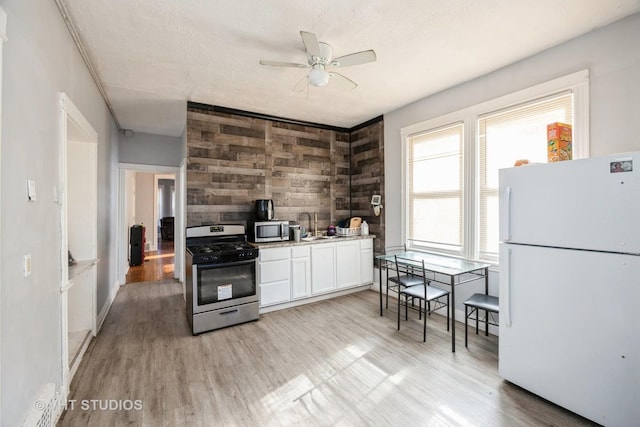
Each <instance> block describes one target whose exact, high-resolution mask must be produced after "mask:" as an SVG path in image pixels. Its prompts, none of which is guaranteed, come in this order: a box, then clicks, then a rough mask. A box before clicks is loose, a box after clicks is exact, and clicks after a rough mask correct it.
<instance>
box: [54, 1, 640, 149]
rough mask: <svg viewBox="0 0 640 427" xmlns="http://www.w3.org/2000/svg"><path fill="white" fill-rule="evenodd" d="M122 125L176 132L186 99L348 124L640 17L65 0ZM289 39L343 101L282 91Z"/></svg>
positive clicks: (382, 4) (546, 8)
mask: <svg viewBox="0 0 640 427" xmlns="http://www.w3.org/2000/svg"><path fill="white" fill-rule="evenodd" d="M64 3H65V4H66V6H67V9H68V11H69V14H70V17H71V20H72V21H73V23H74V25H75V27H76V29H77V31H78V33H79V34H80V38H81V40H82V43H83V44H84V46H85V48H86V50H87V51H88V54H89V57H90V60H91V62H92V63H93V65H94V67H95V69H96V70H97V74H98V77H99V79H100V81H101V82H102V84H103V86H104V88H105V91H106V94H107V96H108V98H109V100H110V102H111V104H112V106H113V110H114V111H115V114H116V116H117V119H118V120H119V122H120V125H121V126H122V128H124V129H131V130H134V131H137V132H148V133H155V134H161V135H171V136H179V135H181V134H182V132H183V130H184V125H185V122H186V110H185V109H186V101H188V100H189V101H195V102H201V103H205V104H211V105H219V106H223V107H230V108H236V109H241V110H247V111H252V112H259V113H265V114H270V115H274V116H281V117H287V118H292V119H297V120H303V121H309V122H316V123H323V124H328V125H334V126H340V127H352V126H354V125H357V124H360V123H362V122H364V121H367V120H369V119H371V118H374V117H376V116H378V115H380V114H384V113H387V112H389V111H392V110H394V109H396V108H398V107H401V106H403V105H406V104H409V103H411V102H413V101H415V100H418V99H420V98H423V97H425V96H428V95H430V94H433V93H436V92H439V91H441V90H443V89H446V88H448V87H451V86H454V85H456V84H459V83H462V82H464V81H467V80H470V79H473V78H475V77H478V76H481V75H483V74H486V73H488V72H490V71H493V70H495V69H498V68H500V67H503V66H505V65H508V64H510V63H513V62H515V61H518V60H520V59H522V58H525V57H527V56H530V55H532V54H535V53H537V52H540V51H542V50H544V49H546V48H549V47H551V46H554V45H557V44H559V43H562V42H564V41H566V40H569V39H571V38H574V37H576V36H578V35H581V34H584V33H586V32H588V31H591V30H593V29H595V28H598V27H601V26H604V25H606V24H609V23H611V22H614V21H616V20H618V19H621V18H623V17H625V16H628V15H631V14H633V13H636V12H638V11H640V0H606V1H605V0H483V1H473V0H414V1H409V0H340V1H318V0H316V1H308V0H262V1H258V0H216V1H212V0H179V1H178V0H136V1H131V0H90V1H88V0H64ZM300 30H305V31H310V32H313V33H316V34H317V36H318V39H319V40H320V41H324V42H327V43H329V44H330V45H332V46H333V53H334V56H335V57H337V56H341V55H345V54H348V53H352V52H357V51H361V50H366V49H374V50H375V51H376V53H377V56H378V60H377V61H376V62H374V63H370V64H364V65H358V66H354V67H349V68H343V69H341V70H340V72H341V73H342V74H344V75H345V76H347V77H349V78H350V79H352V80H354V81H355V82H357V83H358V85H359V86H358V87H357V88H356V89H355V90H352V91H348V90H347V91H345V90H340V89H338V88H335V87H331V84H330V85H329V86H327V87H324V88H315V87H311V88H310V89H309V90H308V92H303V93H296V92H293V90H292V89H293V87H294V86H295V84H296V83H297V82H298V81H299V80H300V79H301V78H303V77H304V76H305V75H306V73H307V72H308V70H306V69H296V68H274V67H266V66H262V65H260V64H259V63H258V61H259V60H260V59H269V60H277V61H291V62H300V63H305V62H306V56H305V52H304V46H303V44H302V40H301V38H300V33H299V32H300Z"/></svg>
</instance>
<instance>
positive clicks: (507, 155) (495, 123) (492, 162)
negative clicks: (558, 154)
mask: <svg viewBox="0 0 640 427" xmlns="http://www.w3.org/2000/svg"><path fill="white" fill-rule="evenodd" d="M554 122H561V123H567V124H573V94H572V93H571V92H569V93H563V94H559V95H555V96H552V97H551V98H550V99H549V98H545V99H538V100H534V101H531V102H528V103H525V104H524V105H519V106H515V107H510V108H507V109H506V110H503V111H499V112H494V113H489V114H486V115H483V116H482V117H480V118H479V119H478V120H477V129H478V138H477V140H478V143H479V146H480V150H479V154H480V162H479V164H478V165H479V167H480V173H479V186H480V191H479V194H480V197H479V198H480V212H479V215H478V219H479V223H480V230H479V231H480V237H479V242H480V252H479V255H480V256H479V258H481V259H492V260H495V259H497V257H498V170H499V169H501V168H508V167H511V166H513V165H514V163H515V162H516V160H518V159H527V160H529V161H530V162H534V163H546V162H547V144H546V140H547V124H549V123H554ZM541 141H543V143H541Z"/></svg>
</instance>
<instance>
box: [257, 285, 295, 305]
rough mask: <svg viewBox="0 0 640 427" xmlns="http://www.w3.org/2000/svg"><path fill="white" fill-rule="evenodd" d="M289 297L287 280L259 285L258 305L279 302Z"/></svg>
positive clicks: (285, 300)
mask: <svg viewBox="0 0 640 427" xmlns="http://www.w3.org/2000/svg"><path fill="white" fill-rule="evenodd" d="M290 299H291V290H290V287H289V280H282V281H279V282H272V283H266V284H262V285H260V306H266V305H272V304H280V303H283V302H288V301H289V300H290Z"/></svg>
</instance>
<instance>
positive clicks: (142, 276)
mask: <svg viewBox="0 0 640 427" xmlns="http://www.w3.org/2000/svg"><path fill="white" fill-rule="evenodd" d="M158 248H159V249H158V250H157V251H154V252H145V254H144V263H143V264H142V265H139V266H134V267H129V271H128V272H127V276H126V282H125V283H126V284H129V283H139V282H157V281H158V280H165V279H173V271H174V262H175V254H174V246H173V240H165V241H162V240H158Z"/></svg>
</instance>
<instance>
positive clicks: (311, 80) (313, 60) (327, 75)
mask: <svg viewBox="0 0 640 427" xmlns="http://www.w3.org/2000/svg"><path fill="white" fill-rule="evenodd" d="M300 35H301V36H302V42H303V43H304V47H305V49H306V51H307V63H306V64H298V63H295V62H280V61H267V60H264V59H261V60H260V64H262V65H269V66H272V67H292V68H311V71H310V72H309V74H308V75H307V76H305V77H304V78H303V79H302V80H300V81H299V82H298V84H296V85H295V87H294V88H293V90H294V91H296V92H301V91H303V90H304V89H305V88H306V87H307V84H310V85H312V86H316V87H322V86H326V85H327V84H328V83H329V80H330V79H332V81H334V82H335V83H336V84H337V85H339V86H340V87H343V88H345V89H355V88H356V87H358V85H357V84H356V82H354V81H353V80H351V79H349V78H347V77H345V76H343V75H342V74H340V73H337V72H335V71H333V70H327V67H335V68H338V67H350V66H352V65H360V64H366V63H368V62H374V61H375V60H376V53H375V52H374V51H373V50H364V51H362V52H356V53H350V54H349V55H344V56H340V57H338V58H332V53H333V48H332V47H331V46H330V45H329V44H327V43H324V42H318V38H317V37H316V35H315V34H314V33H309V32H307V31H300Z"/></svg>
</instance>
